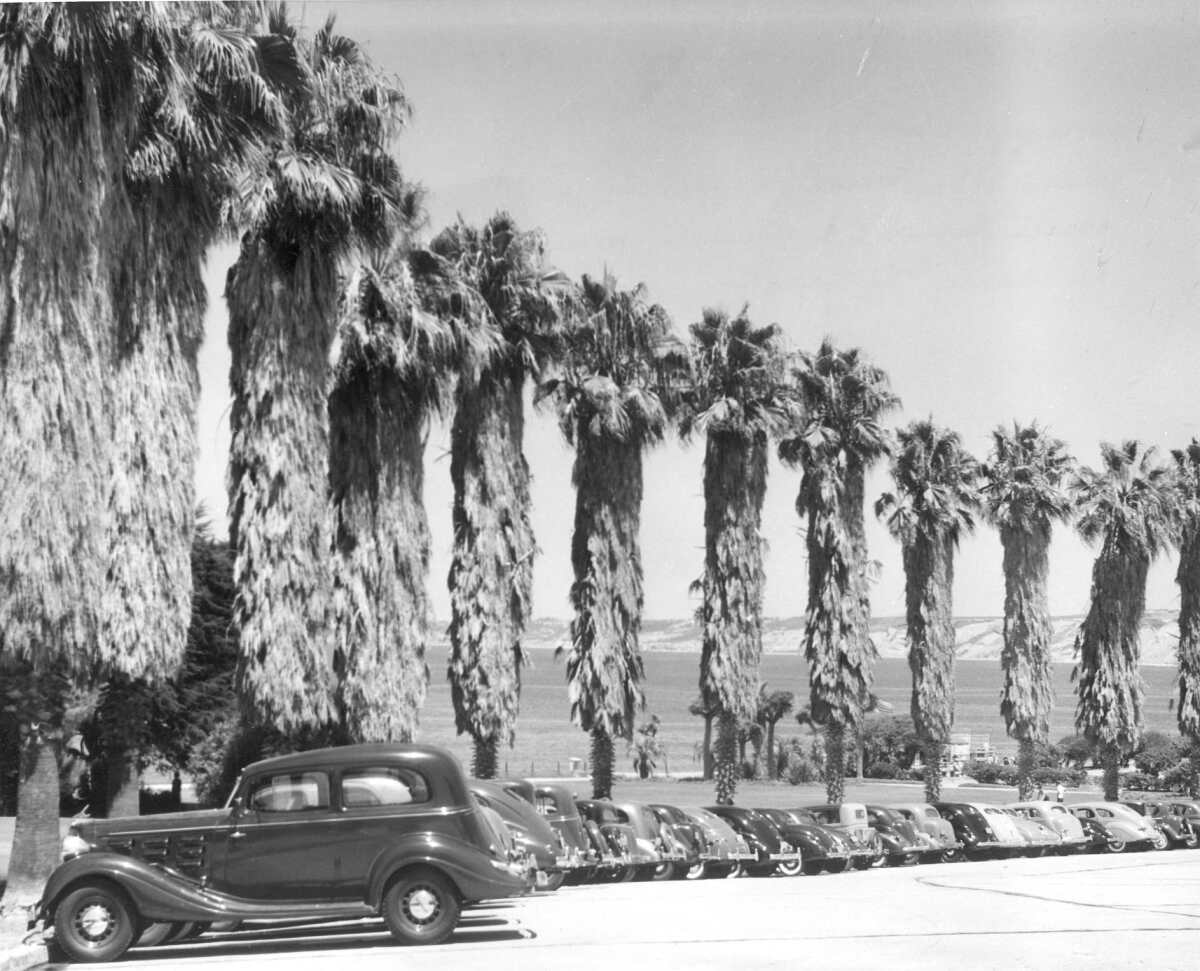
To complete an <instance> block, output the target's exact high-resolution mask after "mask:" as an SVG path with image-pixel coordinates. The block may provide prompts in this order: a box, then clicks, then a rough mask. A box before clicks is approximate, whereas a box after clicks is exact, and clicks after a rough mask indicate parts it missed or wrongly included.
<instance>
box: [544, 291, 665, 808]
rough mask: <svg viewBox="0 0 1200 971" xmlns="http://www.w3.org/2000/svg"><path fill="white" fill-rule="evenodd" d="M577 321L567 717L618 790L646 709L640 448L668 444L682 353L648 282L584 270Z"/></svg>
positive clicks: (565, 401)
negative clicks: (631, 282)
mask: <svg viewBox="0 0 1200 971" xmlns="http://www.w3.org/2000/svg"><path fill="white" fill-rule="evenodd" d="M579 303H580V307H579V316H580V318H581V319H580V322H579V324H578V326H576V327H574V328H573V329H572V330H571V333H570V336H569V339H568V343H567V350H566V354H565V355H564V358H563V361H562V373H561V375H560V376H558V377H556V378H554V379H552V380H551V381H548V382H546V383H545V384H544V385H543V386H542V388H541V390H540V392H539V395H540V396H541V397H553V399H554V401H555V404H556V407H557V409H558V416H559V426H560V427H561V428H562V432H563V435H564V436H565V437H566V439H567V441H568V442H569V443H570V444H572V445H574V446H575V468H574V472H573V474H572V479H573V481H574V483H575V531H574V533H573V535H572V538H571V566H572V570H573V573H574V582H573V583H572V584H571V594H570V596H571V606H572V608H573V611H574V615H573V617H572V618H571V630H570V645H569V647H568V648H567V651H566V656H567V686H568V692H567V693H568V697H569V699H570V702H571V720H572V721H573V722H575V724H577V725H578V726H579V727H580V728H582V729H583V730H584V731H586V732H589V733H590V734H591V742H592V745H591V748H592V752H591V762H592V794H593V796H594V798H597V799H608V798H610V797H611V795H612V773H613V757H614V755H613V749H614V740H615V739H618V738H623V739H625V740H627V741H629V740H630V739H631V738H632V733H633V730H634V719H635V718H636V716H637V714H638V712H640V711H641V710H642V708H643V707H644V706H645V698H644V697H643V695H642V688H641V681H642V677H643V671H642V656H641V652H640V651H639V649H638V632H639V630H640V629H641V623H642V558H641V549H640V547H639V544H638V531H639V528H640V526H641V508H642V491H643V487H642V454H643V452H644V451H645V450H646V448H648V447H649V446H651V445H654V444H656V443H657V442H660V441H661V440H662V437H663V434H664V432H665V431H666V428H667V414H668V407H669V404H670V395H671V386H670V383H669V381H668V380H667V377H668V364H669V362H670V360H671V359H672V357H671V352H672V350H674V351H675V354H674V360H676V361H678V362H680V363H682V362H683V360H684V358H683V355H682V353H681V352H680V345H679V344H678V342H677V341H674V340H673V338H672V337H671V321H670V318H668V317H667V314H666V312H665V311H664V310H663V309H662V308H661V307H659V306H658V305H656V304H655V305H652V304H650V303H649V302H648V301H647V299H646V291H645V288H644V287H642V286H640V285H639V286H636V287H634V288H633V289H631V290H620V289H618V287H617V282H616V280H615V279H614V278H613V277H612V276H610V275H608V274H605V275H604V277H602V278H601V279H598V280H596V279H592V278H591V277H588V276H584V277H583V280H582V282H581V285H580V290H579Z"/></svg>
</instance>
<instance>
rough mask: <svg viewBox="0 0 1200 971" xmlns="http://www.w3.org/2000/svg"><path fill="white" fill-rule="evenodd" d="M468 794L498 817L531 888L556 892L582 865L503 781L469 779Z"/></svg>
mask: <svg viewBox="0 0 1200 971" xmlns="http://www.w3.org/2000/svg"><path fill="white" fill-rule="evenodd" d="M470 785H471V794H472V795H473V796H474V797H475V798H476V799H477V800H478V801H479V804H480V805H481V806H483V807H485V808H487V809H492V810H494V811H495V812H497V813H498V814H499V815H500V818H501V820H502V821H503V822H504V825H505V826H506V827H507V828H508V830H509V832H510V833H511V834H512V839H513V843H514V844H515V846H516V849H517V851H518V853H519V854H520V855H521V856H523V857H525V859H526V861H527V865H528V867H529V869H530V870H531V871H533V873H534V881H535V882H534V885H535V886H536V887H538V889H541V890H557V889H558V888H559V887H560V886H562V884H563V881H564V880H565V879H566V875H567V873H568V872H569V871H570V870H572V869H574V868H575V867H577V866H580V865H582V864H581V861H580V860H579V858H578V856H574V857H572V856H571V855H569V854H568V853H567V852H566V850H565V849H564V847H563V844H562V840H560V839H559V837H558V835H557V834H556V833H555V832H554V830H553V829H551V828H550V824H549V823H548V822H546V820H545V818H544V817H542V816H541V815H540V814H539V813H538V811H537V810H536V809H534V808H533V806H532V804H530V803H529V802H527V801H526V800H525V798H524V797H523V796H520V795H517V794H516V792H515V791H514V790H513V789H512V788H511V787H509V786H507V785H505V784H504V783H503V782H497V781H494V780H485V779H472V780H471V782H470Z"/></svg>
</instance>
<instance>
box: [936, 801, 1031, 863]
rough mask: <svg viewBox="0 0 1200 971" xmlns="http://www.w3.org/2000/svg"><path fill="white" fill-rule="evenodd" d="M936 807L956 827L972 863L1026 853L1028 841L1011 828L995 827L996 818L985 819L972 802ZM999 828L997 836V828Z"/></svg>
mask: <svg viewBox="0 0 1200 971" xmlns="http://www.w3.org/2000/svg"><path fill="white" fill-rule="evenodd" d="M933 807H934V808H935V809H936V810H937V811H938V812H939V813H941V814H942V818H943V819H945V820H947V821H948V822H949V823H950V825H951V826H953V827H954V835H955V836H957V837H958V839H959V842H961V843H962V845H963V854H964V855H965V856H966V857H967V858H968V859H972V860H981V859H986V858H987V857H989V856H995V855H997V854H999V855H1007V854H1008V853H1009V852H1011V851H1012V850H1016V849H1022V850H1023V849H1024V847H1025V840H1024V838H1023V837H1021V835H1020V834H1019V833H1017V832H1016V827H1015V826H1013V825H1012V824H1011V821H1010V823H1009V825H1007V826H1005V825H1004V824H1003V823H999V824H997V823H996V820H997V819H998V818H999V817H997V816H988V815H985V813H984V811H983V810H982V809H980V808H979V807H978V806H977V805H975V804H974V803H969V802H935V803H934V804H933ZM997 826H998V827H999V830H1000V831H999V832H997V829H996V827H997Z"/></svg>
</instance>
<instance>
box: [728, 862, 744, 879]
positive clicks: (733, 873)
mask: <svg viewBox="0 0 1200 971" xmlns="http://www.w3.org/2000/svg"><path fill="white" fill-rule="evenodd" d="M745 875H746V867H745V866H744V865H743V864H742V863H741V862H738V863H735V864H734V865H733V866H731V867H730V868H729V872H728V873H726V874H725V879H726V880H736V879H737V878H738V877H744V876H745Z"/></svg>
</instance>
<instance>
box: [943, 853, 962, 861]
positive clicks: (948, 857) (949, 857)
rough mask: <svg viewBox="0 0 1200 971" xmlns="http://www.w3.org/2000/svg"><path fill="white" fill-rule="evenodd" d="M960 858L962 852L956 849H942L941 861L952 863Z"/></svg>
mask: <svg viewBox="0 0 1200 971" xmlns="http://www.w3.org/2000/svg"><path fill="white" fill-rule="evenodd" d="M961 859H962V854H961V853H960V852H959V851H958V850H942V856H941V860H942V862H943V863H954V862H955V861H957V860H961Z"/></svg>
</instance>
